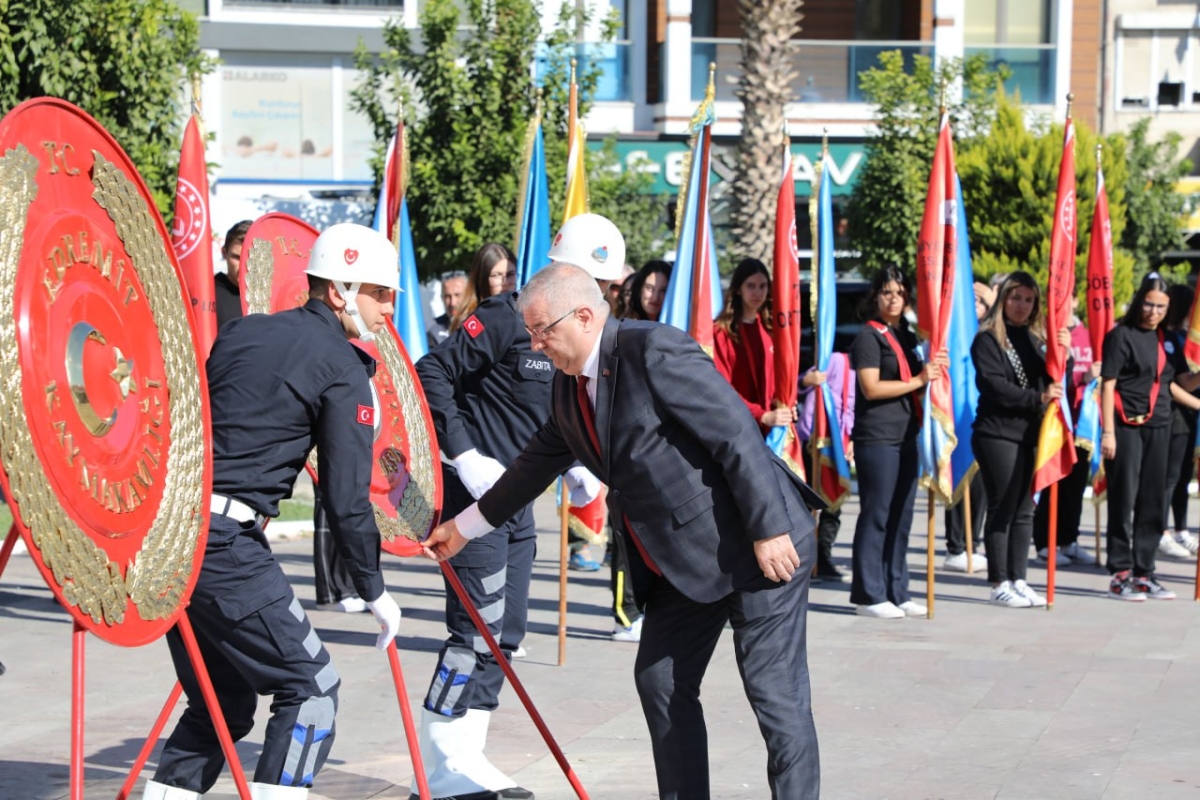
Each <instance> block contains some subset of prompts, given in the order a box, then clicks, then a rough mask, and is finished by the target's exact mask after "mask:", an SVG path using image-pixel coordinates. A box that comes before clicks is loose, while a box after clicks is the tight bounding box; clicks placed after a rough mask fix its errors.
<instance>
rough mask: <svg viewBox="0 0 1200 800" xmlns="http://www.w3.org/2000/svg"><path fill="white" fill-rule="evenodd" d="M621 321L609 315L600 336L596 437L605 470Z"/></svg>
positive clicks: (610, 449) (608, 454)
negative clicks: (618, 333)
mask: <svg viewBox="0 0 1200 800" xmlns="http://www.w3.org/2000/svg"><path fill="white" fill-rule="evenodd" d="M620 325H621V324H620V322H618V321H617V320H615V319H613V318H612V317H609V319H608V321H607V322H606V323H605V324H604V332H603V333H602V334H601V336H600V359H599V364H598V369H599V375H598V376H597V381H596V438H598V439H599V440H600V458H601V460H602V461H603V462H604V467H605V471H606V472H607V470H608V466H609V463H610V462H609V456H610V454H611V451H612V447H611V446H610V445H611V442H610V441H609V434H610V433H611V431H612V406H613V398H614V397H615V396H616V392H615V391H614V389H615V386H616V382H617V363H618V361H619V360H620V359H618V358H617V331H618V330H620Z"/></svg>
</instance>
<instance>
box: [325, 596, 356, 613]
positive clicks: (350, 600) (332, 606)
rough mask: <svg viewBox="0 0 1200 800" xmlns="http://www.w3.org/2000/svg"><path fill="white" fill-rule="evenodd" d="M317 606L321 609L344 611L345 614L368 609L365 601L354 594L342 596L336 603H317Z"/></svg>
mask: <svg viewBox="0 0 1200 800" xmlns="http://www.w3.org/2000/svg"><path fill="white" fill-rule="evenodd" d="M317 608H319V609H321V610H322V611H344V612H345V613H347V614H361V613H362V612H363V611H367V610H368V609H367V601H366V600H363V599H362V598H361V597H359V596H358V595H355V594H352V595H350V596H349V597H343V598H342V599H341V600H338V601H337V602H336V603H318V604H317Z"/></svg>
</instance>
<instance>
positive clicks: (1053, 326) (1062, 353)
mask: <svg viewBox="0 0 1200 800" xmlns="http://www.w3.org/2000/svg"><path fill="white" fill-rule="evenodd" d="M1075 216H1076V207H1075V128H1074V126H1073V125H1072V124H1071V118H1070V117H1068V118H1067V124H1066V128H1065V129H1064V131H1063V155H1062V164H1061V166H1060V167H1059V170H1058V195H1057V199H1056V200H1055V203H1054V228H1053V231H1052V233H1051V235H1050V273H1049V277H1048V278H1047V282H1046V372H1047V373H1048V374H1049V376H1050V380H1052V381H1054V382H1055V383H1060V384H1061V383H1062V380H1063V373H1064V372H1066V368H1067V356H1068V355H1069V353H1068V352H1067V350H1066V348H1064V347H1063V346H1062V345H1060V344H1059V343H1058V331H1059V330H1061V329H1062V328H1065V327H1067V323H1068V322H1069V321H1070V319H1071V304H1072V300H1073V298H1074V295H1075V241H1076V237H1075V227H1076V218H1075ZM1074 465H1075V441H1074V437H1073V436H1072V434H1071V426H1070V425H1069V424H1068V423H1067V414H1066V411H1065V409H1064V403H1063V402H1055V403H1051V404H1050V407H1049V408H1047V409H1046V416H1045V417H1044V418H1043V419H1042V429H1041V431H1040V433H1039V434H1038V448H1037V456H1036V458H1035V461H1034V473H1033V491H1035V492H1040V491H1041V490H1042V489H1045V488H1046V487H1047V486H1050V485H1051V484H1054V483H1058V481H1060V480H1062V478H1064V477H1066V475H1067V474H1068V473H1070V471H1071V467H1073V466H1074Z"/></svg>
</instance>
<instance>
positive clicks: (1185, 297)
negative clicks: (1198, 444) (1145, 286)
mask: <svg viewBox="0 0 1200 800" xmlns="http://www.w3.org/2000/svg"><path fill="white" fill-rule="evenodd" d="M1167 294H1168V295H1169V296H1170V298H1171V309H1170V311H1168V312H1167V319H1166V321H1165V322H1164V323H1163V326H1162V327H1163V350H1165V351H1166V352H1167V360H1168V361H1170V362H1171V366H1172V367H1173V368H1174V369H1175V374H1176V375H1177V376H1180V377H1181V378H1182V376H1184V375H1187V374H1188V372H1189V369H1188V366H1187V358H1185V357H1184V354H1183V347H1184V343H1185V342H1186V341H1187V331H1188V312H1189V311H1190V310H1191V305H1192V291H1191V290H1190V289H1189V288H1188V287H1187V286H1185V285H1183V284H1173V285H1172V286H1171V288H1170V290H1169V291H1168V292H1167ZM1195 441H1196V412H1195V410H1193V409H1191V408H1189V407H1187V406H1185V405H1183V404H1182V403H1180V402H1178V401H1176V400H1175V399H1174V398H1172V400H1171V438H1170V444H1169V445H1168V458H1167V499H1166V506H1165V507H1164V508H1165V510H1164V511H1163V523H1164V524H1163V535H1162V539H1161V540H1159V543H1158V555H1160V556H1165V557H1167V558H1190V557H1192V556H1195V555H1196V551H1197V549H1198V547H1197V545H1198V544H1200V543H1198V542H1197V539H1196V537H1195V536H1193V535H1192V533H1191V532H1189V531H1188V525H1187V510H1188V495H1189V492H1188V484H1189V483H1191V480H1192V470H1193V463H1194V459H1195V453H1194V447H1193V442H1195ZM1172 514H1174V516H1175V529H1174V530H1172V529H1171V515H1172Z"/></svg>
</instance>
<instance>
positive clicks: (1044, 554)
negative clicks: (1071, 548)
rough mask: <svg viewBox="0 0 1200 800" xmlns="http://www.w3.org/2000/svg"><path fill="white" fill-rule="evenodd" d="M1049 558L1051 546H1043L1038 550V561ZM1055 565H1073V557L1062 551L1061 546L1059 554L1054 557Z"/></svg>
mask: <svg viewBox="0 0 1200 800" xmlns="http://www.w3.org/2000/svg"><path fill="white" fill-rule="evenodd" d="M1049 560H1050V548H1049V547H1043V548H1042V549H1041V550H1038V561H1047V562H1048V561H1049ZM1054 565H1055V566H1056V567H1069V566H1071V557H1070V556H1069V555H1067V554H1066V553H1064V552H1063V551H1062V549H1061V548H1060V549H1059V550H1058V555H1057V556H1055V558H1054Z"/></svg>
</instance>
